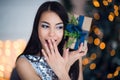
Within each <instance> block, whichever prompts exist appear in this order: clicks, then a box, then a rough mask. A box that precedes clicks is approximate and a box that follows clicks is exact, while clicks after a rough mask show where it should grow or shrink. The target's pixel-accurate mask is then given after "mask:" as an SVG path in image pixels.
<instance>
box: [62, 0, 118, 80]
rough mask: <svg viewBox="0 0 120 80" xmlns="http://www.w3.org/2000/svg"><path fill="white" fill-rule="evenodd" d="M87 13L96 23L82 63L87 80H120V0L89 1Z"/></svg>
mask: <svg viewBox="0 0 120 80" xmlns="http://www.w3.org/2000/svg"><path fill="white" fill-rule="evenodd" d="M68 1H69V2H70V0H63V3H64V4H65V3H67V4H68ZM69 4H71V3H69ZM69 6H70V5H67V8H68V11H69V10H70V9H69ZM85 13H86V14H85V15H86V16H90V17H93V23H92V27H91V31H90V35H89V38H88V48H89V51H88V54H87V56H86V57H85V58H84V59H83V65H84V80H120V0H87V1H86V5H85Z"/></svg>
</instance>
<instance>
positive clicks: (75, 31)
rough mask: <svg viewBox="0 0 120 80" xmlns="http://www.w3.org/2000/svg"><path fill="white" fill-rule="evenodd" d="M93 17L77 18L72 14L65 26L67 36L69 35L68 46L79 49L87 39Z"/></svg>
mask: <svg viewBox="0 0 120 80" xmlns="http://www.w3.org/2000/svg"><path fill="white" fill-rule="evenodd" d="M91 23H92V18H90V17H86V16H81V15H80V16H79V17H78V18H77V19H75V17H74V16H72V18H71V20H70V22H69V24H68V25H67V26H66V28H65V37H68V41H67V44H66V47H67V48H70V49H74V50H77V49H78V47H79V45H80V44H81V43H82V42H84V40H87V38H88V35H89V31H90V28H91Z"/></svg>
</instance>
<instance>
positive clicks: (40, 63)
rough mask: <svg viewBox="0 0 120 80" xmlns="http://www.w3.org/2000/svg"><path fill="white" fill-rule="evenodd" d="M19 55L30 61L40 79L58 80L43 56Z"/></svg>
mask: <svg viewBox="0 0 120 80" xmlns="http://www.w3.org/2000/svg"><path fill="white" fill-rule="evenodd" d="M21 57H23V58H26V59H27V60H28V61H29V62H30V64H31V65H32V67H33V68H34V69H35V71H36V73H37V74H38V75H39V76H40V78H41V79H42V80H58V78H57V76H56V75H55V73H54V72H53V70H52V69H51V68H50V67H49V65H48V64H47V62H46V61H45V59H44V57H39V56H33V55H22V56H21Z"/></svg>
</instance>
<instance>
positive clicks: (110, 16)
mask: <svg viewBox="0 0 120 80" xmlns="http://www.w3.org/2000/svg"><path fill="white" fill-rule="evenodd" d="M108 19H109V21H113V20H114V13H113V12H110V14H109V15H108Z"/></svg>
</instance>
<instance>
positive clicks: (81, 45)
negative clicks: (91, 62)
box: [78, 43, 83, 52]
mask: <svg viewBox="0 0 120 80" xmlns="http://www.w3.org/2000/svg"><path fill="white" fill-rule="evenodd" d="M82 48H83V43H81V44H80V46H79V48H78V52H81V51H82Z"/></svg>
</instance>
